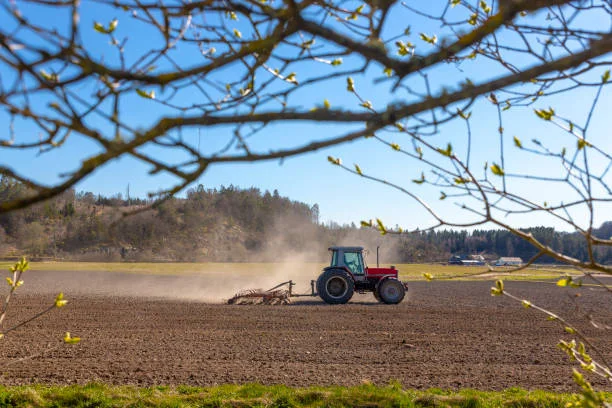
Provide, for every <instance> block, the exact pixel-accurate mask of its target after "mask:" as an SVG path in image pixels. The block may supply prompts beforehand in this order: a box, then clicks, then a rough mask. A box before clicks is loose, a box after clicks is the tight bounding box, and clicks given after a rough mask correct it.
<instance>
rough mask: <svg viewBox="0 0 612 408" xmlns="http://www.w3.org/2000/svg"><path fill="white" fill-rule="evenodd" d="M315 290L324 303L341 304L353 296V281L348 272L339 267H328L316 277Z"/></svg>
mask: <svg viewBox="0 0 612 408" xmlns="http://www.w3.org/2000/svg"><path fill="white" fill-rule="evenodd" d="M317 292H318V293H319V296H320V297H321V299H323V301H325V303H328V304H330V305H338V304H343V303H346V302H348V301H349V300H350V299H351V298H352V297H353V293H354V292H355V282H353V278H351V276H350V275H349V274H348V273H346V272H344V271H342V270H339V269H330V270H327V271H325V272H323V273H322V274H321V276H319V279H317Z"/></svg>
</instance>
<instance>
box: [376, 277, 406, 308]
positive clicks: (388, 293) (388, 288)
mask: <svg viewBox="0 0 612 408" xmlns="http://www.w3.org/2000/svg"><path fill="white" fill-rule="evenodd" d="M377 290H378V297H380V300H381V301H382V302H383V303H386V304H388V305H396V304H398V303H399V302H401V301H402V300H403V299H404V296H405V295H406V291H405V289H404V285H402V282H400V281H398V280H396V279H385V280H384V281H382V282H381V283H380V285H378V288H377Z"/></svg>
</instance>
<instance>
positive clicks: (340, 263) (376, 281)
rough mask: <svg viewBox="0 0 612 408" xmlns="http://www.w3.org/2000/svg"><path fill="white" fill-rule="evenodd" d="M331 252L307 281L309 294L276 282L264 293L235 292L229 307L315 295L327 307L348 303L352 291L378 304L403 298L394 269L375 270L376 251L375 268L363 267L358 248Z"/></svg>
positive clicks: (253, 291) (392, 267)
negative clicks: (326, 263) (368, 294)
mask: <svg viewBox="0 0 612 408" xmlns="http://www.w3.org/2000/svg"><path fill="white" fill-rule="evenodd" d="M329 250H330V251H331V253H332V257H331V263H330V265H329V266H328V267H326V268H325V269H323V273H321V275H320V276H319V278H318V279H317V280H316V281H314V280H313V281H310V293H308V294H298V293H293V286H295V283H294V282H293V281H287V282H283V283H280V284H278V285H276V286H274V287H273V288H271V289H268V290H261V289H248V290H243V291H240V292H238V293H237V294H236V295H234V297H232V298H231V299H229V300H228V301H227V303H229V304H245V303H246V304H253V303H256V304H257V303H263V304H287V303H289V302H290V298H292V297H301V296H319V297H321V299H323V301H325V302H326V303H329V304H334V305H337V304H343V303H346V302H348V301H349V300H350V299H351V298H352V297H353V294H354V293H355V292H358V293H365V292H372V293H373V294H374V297H375V298H376V299H377V300H378V301H379V302H381V303H386V304H390V305H394V304H397V303H399V302H401V301H402V300H403V299H404V295H405V294H406V290H408V287H407V286H406V284H405V283H404V282H400V281H399V279H398V270H397V269H395V266H391V268H379V267H378V249H377V251H376V268H370V267H368V266H366V264H365V262H364V259H363V252H364V251H363V248H362V247H340V246H333V247H331V248H329Z"/></svg>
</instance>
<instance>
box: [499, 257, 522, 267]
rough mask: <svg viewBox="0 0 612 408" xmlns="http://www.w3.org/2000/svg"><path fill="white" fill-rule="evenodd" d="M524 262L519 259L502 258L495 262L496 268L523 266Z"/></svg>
mask: <svg viewBox="0 0 612 408" xmlns="http://www.w3.org/2000/svg"><path fill="white" fill-rule="evenodd" d="M522 264H523V260H522V259H521V258H518V257H501V258H499V259H498V260H497V261H495V266H521V265H522Z"/></svg>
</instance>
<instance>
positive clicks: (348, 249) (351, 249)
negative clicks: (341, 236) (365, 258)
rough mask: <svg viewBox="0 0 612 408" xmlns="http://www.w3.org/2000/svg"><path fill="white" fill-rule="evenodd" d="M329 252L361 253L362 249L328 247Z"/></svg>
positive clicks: (356, 247) (355, 247)
mask: <svg viewBox="0 0 612 408" xmlns="http://www.w3.org/2000/svg"><path fill="white" fill-rule="evenodd" d="M329 250H330V251H344V252H362V251H363V247H358V246H332V247H329Z"/></svg>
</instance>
